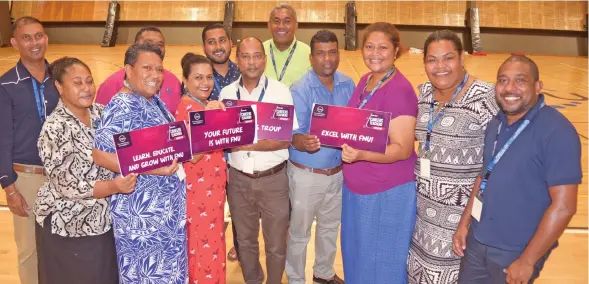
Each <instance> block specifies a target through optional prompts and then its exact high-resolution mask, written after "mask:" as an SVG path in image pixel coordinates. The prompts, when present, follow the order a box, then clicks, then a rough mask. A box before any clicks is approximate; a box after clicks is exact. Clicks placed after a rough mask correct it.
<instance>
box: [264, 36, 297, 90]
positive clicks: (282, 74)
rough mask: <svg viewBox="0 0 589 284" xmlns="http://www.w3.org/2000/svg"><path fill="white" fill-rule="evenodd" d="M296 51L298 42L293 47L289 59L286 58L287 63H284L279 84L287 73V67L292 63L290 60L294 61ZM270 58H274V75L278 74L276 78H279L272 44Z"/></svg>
mask: <svg viewBox="0 0 589 284" xmlns="http://www.w3.org/2000/svg"><path fill="white" fill-rule="evenodd" d="M295 49H297V42H296V41H295V43H294V45H293V46H292V49H291V50H290V54H289V55H288V58H286V62H284V66H282V72H281V73H280V77H278V81H279V82H280V81H282V77H284V72H286V67H287V66H288V64H289V63H290V60H291V59H292V55H293V54H294V52H295ZM270 57H271V58H272V65H274V73H276V76H278V70H277V69H276V61H275V60H274V48H273V47H272V44H270Z"/></svg>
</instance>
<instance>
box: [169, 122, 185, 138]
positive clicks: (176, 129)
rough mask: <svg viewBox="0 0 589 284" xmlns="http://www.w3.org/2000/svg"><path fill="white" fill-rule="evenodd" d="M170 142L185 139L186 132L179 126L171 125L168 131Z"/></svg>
mask: <svg viewBox="0 0 589 284" xmlns="http://www.w3.org/2000/svg"><path fill="white" fill-rule="evenodd" d="M168 137H169V141H178V140H182V139H184V137H185V136H184V131H183V130H182V127H181V126H179V125H170V127H169V129H168Z"/></svg>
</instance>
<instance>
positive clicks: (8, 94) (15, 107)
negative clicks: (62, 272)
mask: <svg viewBox="0 0 589 284" xmlns="http://www.w3.org/2000/svg"><path fill="white" fill-rule="evenodd" d="M12 33H13V37H12V38H11V39H10V43H11V44H12V46H13V47H14V48H16V49H17V50H18V52H19V54H20V60H19V61H18V63H17V64H16V66H15V67H13V68H12V69H10V70H8V72H6V73H4V75H2V77H0V134H1V135H0V157H1V158H0V184H1V185H2V188H4V192H5V193H6V201H7V203H8V207H9V208H10V211H11V212H12V213H13V222H14V238H15V241H16V249H17V259H18V272H19V277H20V282H21V283H23V284H30V283H38V279H37V248H36V245H35V215H34V214H33V206H34V205H35V199H36V197H37V191H38V189H39V188H41V186H42V185H43V183H44V182H45V180H46V175H45V171H44V170H43V163H42V162H41V158H40V157H39V152H38V150H37V140H38V139H39V134H40V133H41V127H42V126H43V122H45V120H46V119H47V117H48V116H49V114H51V112H52V111H53V109H54V108H55V106H56V105H57V101H58V100H59V95H58V93H57V90H56V89H55V85H54V84H53V80H51V79H50V78H49V72H48V70H47V66H48V65H49V63H48V62H47V61H46V60H45V51H46V50H47V42H48V38H47V35H46V34H45V32H44V30H43V26H42V25H41V22H39V20H37V19H35V18H33V17H28V16H27V17H22V18H19V19H17V20H16V21H15V22H14V25H13V27H12Z"/></svg>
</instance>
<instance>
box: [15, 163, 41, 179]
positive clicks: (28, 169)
mask: <svg viewBox="0 0 589 284" xmlns="http://www.w3.org/2000/svg"><path fill="white" fill-rule="evenodd" d="M12 169H13V170H15V171H17V172H22V173H29V174H36V175H44V176H47V171H45V169H44V168H42V167H39V166H26V165H20V164H12Z"/></svg>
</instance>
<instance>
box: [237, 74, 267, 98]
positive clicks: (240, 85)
mask: <svg viewBox="0 0 589 284" xmlns="http://www.w3.org/2000/svg"><path fill="white" fill-rule="evenodd" d="M265 82H266V75H264V74H262V77H260V79H258V84H257V85H256V87H255V88H254V90H253V91H252V93H253V92H255V90H257V89H258V88H260V87H261V88H264V85H265V84H264V83H265ZM235 83H236V84H237V85H236V86H237V88H242V89H244V90H245V91H247V90H246V89H245V87H244V86H243V81H242V80H241V76H240V77H239V80H237V81H235ZM248 93H249V92H248Z"/></svg>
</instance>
